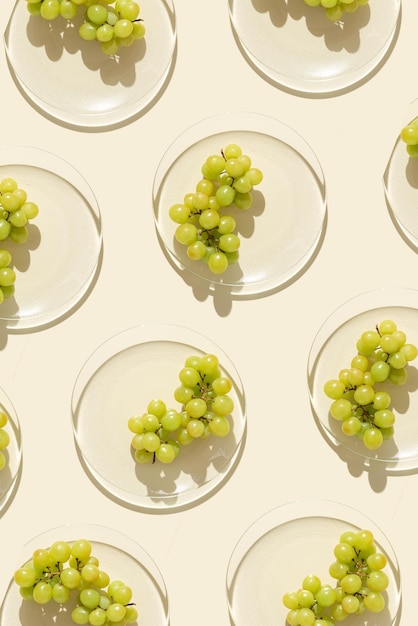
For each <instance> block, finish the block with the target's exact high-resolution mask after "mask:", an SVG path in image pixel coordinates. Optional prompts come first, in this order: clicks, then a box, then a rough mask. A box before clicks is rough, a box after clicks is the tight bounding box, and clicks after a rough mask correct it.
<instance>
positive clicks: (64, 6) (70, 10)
mask: <svg viewBox="0 0 418 626" xmlns="http://www.w3.org/2000/svg"><path fill="white" fill-rule="evenodd" d="M60 15H61V17H63V18H64V19H65V20H72V19H74V18H75V16H76V15H77V5H76V4H74V2H73V1H72V0H61V2H60Z"/></svg>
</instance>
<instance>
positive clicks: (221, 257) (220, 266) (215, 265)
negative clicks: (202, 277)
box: [208, 251, 228, 274]
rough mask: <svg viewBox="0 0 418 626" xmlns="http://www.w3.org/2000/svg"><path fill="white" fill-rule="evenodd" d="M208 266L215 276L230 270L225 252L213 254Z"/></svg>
mask: <svg viewBox="0 0 418 626" xmlns="http://www.w3.org/2000/svg"><path fill="white" fill-rule="evenodd" d="M208 266H209V268H210V270H211V271H212V272H213V273H214V274H223V273H224V272H225V271H226V270H227V269H228V258H227V256H226V255H225V254H224V252H221V251H219V252H213V254H211V255H210V256H209V259H208Z"/></svg>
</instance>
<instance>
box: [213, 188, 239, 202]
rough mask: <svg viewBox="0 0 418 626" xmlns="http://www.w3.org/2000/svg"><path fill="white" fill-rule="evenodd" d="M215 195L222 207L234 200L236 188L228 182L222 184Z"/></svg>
mask: <svg viewBox="0 0 418 626" xmlns="http://www.w3.org/2000/svg"><path fill="white" fill-rule="evenodd" d="M215 196H216V200H217V201H218V203H219V205H220V206H221V207H227V206H230V205H231V204H232V203H233V202H234V198H235V189H233V188H232V187H231V186H230V185H227V184H224V185H220V187H218V189H217V190H216V194H215Z"/></svg>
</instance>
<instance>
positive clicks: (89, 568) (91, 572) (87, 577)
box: [81, 563, 100, 583]
mask: <svg viewBox="0 0 418 626" xmlns="http://www.w3.org/2000/svg"><path fill="white" fill-rule="evenodd" d="M99 571H100V570H99V568H98V566H97V565H96V564H95V563H86V564H85V565H84V566H83V569H82V570H81V578H82V580H83V581H85V582H87V583H93V582H94V581H95V580H97V578H98V577H99Z"/></svg>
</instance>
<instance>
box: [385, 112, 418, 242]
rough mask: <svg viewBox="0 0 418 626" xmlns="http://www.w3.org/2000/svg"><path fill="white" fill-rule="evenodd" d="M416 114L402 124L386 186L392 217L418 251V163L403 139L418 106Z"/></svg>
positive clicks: (386, 171)
mask: <svg viewBox="0 0 418 626" xmlns="http://www.w3.org/2000/svg"><path fill="white" fill-rule="evenodd" d="M413 109H415V114H414V115H413V116H412V117H411V118H410V119H409V120H406V121H405V122H404V123H403V124H401V126H400V128H399V135H398V136H397V138H396V142H395V145H394V147H393V150H392V153H391V155H390V157H389V160H388V163H387V166H386V169H385V172H384V175H383V185H384V190H385V196H386V201H387V205H388V208H389V212H390V215H391V217H392V219H393V221H394V223H395V225H396V227H397V228H398V229H399V231H400V233H401V234H402V236H403V238H404V239H405V240H406V241H407V242H408V243H409V244H410V245H411V247H412V248H413V249H415V250H417V249H418V159H416V158H411V157H409V155H408V153H407V150H406V144H405V142H404V141H402V139H401V138H400V132H401V130H402V126H406V125H407V124H408V123H409V122H410V121H412V120H413V119H415V117H417V114H418V102H417V101H415V103H413V105H411V111H412V110H413Z"/></svg>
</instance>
